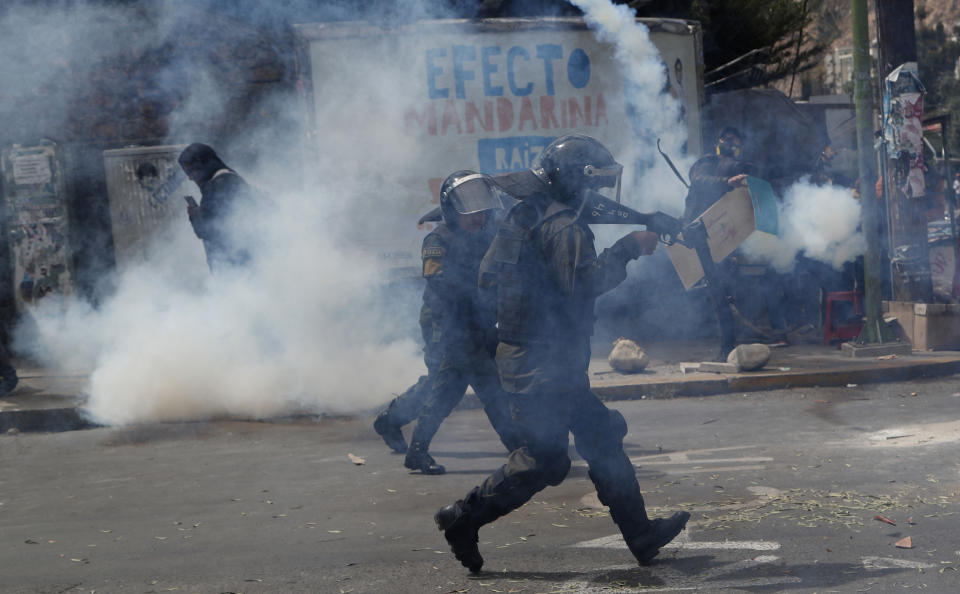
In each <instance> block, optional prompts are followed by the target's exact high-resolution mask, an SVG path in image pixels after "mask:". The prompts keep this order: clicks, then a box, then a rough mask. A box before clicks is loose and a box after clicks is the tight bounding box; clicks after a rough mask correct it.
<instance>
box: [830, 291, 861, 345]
mask: <svg viewBox="0 0 960 594" xmlns="http://www.w3.org/2000/svg"><path fill="white" fill-rule="evenodd" d="M835 301H846V302H848V303H853V313H855V314H860V315H863V293H861V292H859V291H835V292H832V293H827V306H826V310H825V311H824V320H823V344H827V345H828V344H830V343H831V342H833V341H835V340H850V339H851V338H856V337H857V336H859V335H860V331H861V330H862V329H863V322H858V323H856V324H837V323H836V322H835V321H834V319H833V304H834V302H835Z"/></svg>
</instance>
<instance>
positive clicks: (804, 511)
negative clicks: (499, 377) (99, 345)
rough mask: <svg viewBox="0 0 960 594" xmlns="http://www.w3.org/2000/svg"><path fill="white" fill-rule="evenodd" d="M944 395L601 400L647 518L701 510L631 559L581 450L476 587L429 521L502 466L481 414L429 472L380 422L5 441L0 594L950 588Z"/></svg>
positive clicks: (953, 496)
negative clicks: (650, 557) (644, 561)
mask: <svg viewBox="0 0 960 594" xmlns="http://www.w3.org/2000/svg"><path fill="white" fill-rule="evenodd" d="M958 391H960V384H958V383H957V376H953V377H947V378H943V379H939V380H930V381H925V382H912V383H901V384H873V385H870V386H863V387H847V388H822V389H804V390H799V389H797V390H782V391H774V392H754V393H749V394H742V395H738V394H732V395H718V396H709V397H702V398H677V399H667V400H641V401H631V402H617V403H615V406H616V408H618V409H619V410H620V411H621V412H623V414H624V415H625V416H626V418H627V421H628V423H629V426H630V433H629V435H628V436H627V439H626V449H627V452H628V454H629V455H630V456H631V458H632V459H633V460H634V462H635V463H636V465H637V474H638V477H639V479H640V484H641V488H642V489H643V491H644V494H645V496H646V498H647V503H648V506H649V508H650V510H651V513H653V514H656V515H665V514H667V513H669V512H671V511H673V510H678V509H687V510H689V511H691V513H692V514H693V517H692V519H691V522H690V524H689V526H688V530H687V531H686V532H685V533H684V534H683V535H682V536H681V538H680V539H679V542H677V543H676V545H675V546H671V547H670V548H667V549H665V550H664V551H663V552H662V553H661V555H660V557H659V558H658V561H657V562H656V563H654V564H653V565H651V566H649V567H643V568H641V567H638V566H636V564H635V563H634V561H633V559H632V557H631V556H630V554H629V552H628V551H627V550H626V548H625V547H624V546H623V545H622V542H621V541H620V539H619V536H618V534H617V531H616V529H615V527H614V525H613V524H612V522H611V521H610V519H609V517H608V516H607V515H606V513H605V512H604V511H603V509H602V508H601V507H600V505H599V503H598V502H597V501H596V495H595V493H594V491H593V489H592V485H591V483H590V482H589V480H588V478H587V474H586V468H585V466H584V465H583V463H582V462H580V461H575V463H574V467H573V469H572V471H571V473H570V476H569V477H568V479H567V480H566V481H565V482H564V483H563V484H562V485H560V486H559V487H552V488H548V489H547V490H545V491H543V492H541V493H539V494H538V495H537V496H535V497H534V499H533V500H532V501H530V502H529V503H528V504H527V505H525V506H524V507H523V508H521V509H520V510H517V511H516V512H514V513H513V514H510V515H508V516H507V517H505V518H502V519H501V520H500V521H498V522H496V523H494V524H493V525H490V526H487V527H485V528H484V529H483V530H482V531H481V533H480V540H481V543H480V546H481V552H482V553H483V554H484V556H485V558H486V565H485V567H484V572H483V573H482V574H481V575H479V576H478V577H470V576H468V574H467V572H466V570H464V569H463V568H462V567H461V566H460V565H459V563H457V562H456V560H455V559H453V556H452V555H451V554H450V553H449V552H448V550H447V547H446V543H445V542H444V540H443V538H442V535H441V534H440V533H439V532H438V531H437V530H436V529H435V527H434V525H433V522H432V519H431V517H432V514H433V512H434V511H435V510H436V509H437V508H438V507H440V506H441V505H444V504H446V503H449V502H451V501H452V500H453V499H455V498H457V497H459V496H462V495H463V494H464V493H465V492H466V491H467V490H468V489H469V488H470V487H472V486H473V485H474V484H476V483H477V482H478V481H479V480H480V479H482V478H483V476H485V475H486V474H488V473H489V472H490V471H492V470H493V469H495V468H496V467H497V466H498V465H499V464H500V463H501V461H502V459H503V456H504V452H503V451H501V447H500V445H499V442H498V441H497V440H496V435H495V434H494V433H493V431H492V430H491V429H490V427H489V425H488V423H487V421H486V419H485V417H483V415H482V413H481V412H480V411H476V410H470V411H458V412H455V413H454V415H452V416H451V418H450V419H448V420H447V422H446V423H445V424H444V426H443V427H442V428H441V431H440V433H439V434H438V436H437V439H436V441H435V444H434V448H433V450H434V454H435V455H436V457H437V459H438V461H440V462H441V463H443V464H445V465H446V466H447V468H448V470H449V471H450V472H449V473H448V474H447V475H445V476H440V477H427V476H420V475H416V474H410V473H408V472H407V471H406V470H405V469H404V468H403V467H402V457H400V456H396V455H392V454H390V453H389V451H388V450H387V448H386V447H385V446H384V445H383V444H382V442H381V441H380V439H379V437H378V436H377V435H376V434H374V433H373V431H372V429H371V428H370V424H371V422H372V417H365V418H343V419H323V420H311V419H300V420H293V421H286V422H277V423H251V422H236V421H217V422H209V423H185V424H162V425H149V426H139V427H133V428H124V429H119V428H100V429H93V430H87V431H73V432H67V433H55V434H18V435H0V592H4V593H6V592H18V593H19V592H24V593H26V592H29V593H34V592H51V593H52V592H88V593H89V592H203V593H207V592H245V593H252V592H333V593H340V592H357V593H361V592H363V593H368V592H369V593H379V592H391V593H392V592H397V593H407V592H409V593H424V592H440V593H448V592H469V593H471V594H473V593H487V592H491V593H493V592H527V593H534V592H555V593H560V592H565V593H566V592H635V591H643V592H648V591H653V592H673V591H703V592H717V591H731V592H737V591H742V592H784V591H786V592H871V593H877V592H903V591H904V590H918V589H925V590H926V591H927V592H956V591H960V571H958V570H960V534H958V530H957V526H958V525H960V524H958V519H960V518H958V511H960V498H958V496H960V457H958V452H960V394H958ZM350 455H353V456H354V457H358V458H360V459H362V463H360V464H358V463H355V462H361V460H359V459H355V461H352V460H351V458H350ZM876 516H883V517H885V518H887V519H889V520H890V521H891V522H895V523H896V525H892V524H890V523H886V522H883V521H880V520H877V519H875V518H876ZM905 537H910V539H911V541H912V548H900V547H897V546H895V543H897V542H898V541H901V539H904V538H905Z"/></svg>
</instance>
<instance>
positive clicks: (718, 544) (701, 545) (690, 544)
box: [570, 533, 780, 551]
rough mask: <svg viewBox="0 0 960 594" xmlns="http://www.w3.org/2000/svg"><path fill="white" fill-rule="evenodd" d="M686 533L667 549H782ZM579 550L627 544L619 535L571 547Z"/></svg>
mask: <svg viewBox="0 0 960 594" xmlns="http://www.w3.org/2000/svg"><path fill="white" fill-rule="evenodd" d="M684 537H685V533H684V534H682V535H680V536H679V537H678V538H677V540H675V541H673V542H671V543H670V544H668V545H666V546H665V547H663V548H665V549H681V550H683V549H687V550H691V551H703V550H739V551H743V550H746V551H776V550H777V549H779V548H780V543H779V542H773V541H770V540H726V541H712V542H711V541H704V542H694V541H691V540H688V539H686V538H684ZM570 546H571V547H573V548H578V549H625V548H627V544H626V543H625V542H623V537H622V536H621V535H619V534H614V535H611V536H603V537H601V538H595V539H593V540H585V541H583V542H578V543H576V544H573V545H570Z"/></svg>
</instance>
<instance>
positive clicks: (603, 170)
mask: <svg viewBox="0 0 960 594" xmlns="http://www.w3.org/2000/svg"><path fill="white" fill-rule="evenodd" d="M583 176H584V177H585V178H586V179H588V180H590V182H591V183H589V184H588V185H589V186H590V187H592V188H614V192H615V198H614V199H615V200H616V201H617V202H620V180H621V178H622V177H623V165H621V164H620V163H613V164H612V165H607V166H606V167H594V166H593V165H586V166H585V167H584V168H583Z"/></svg>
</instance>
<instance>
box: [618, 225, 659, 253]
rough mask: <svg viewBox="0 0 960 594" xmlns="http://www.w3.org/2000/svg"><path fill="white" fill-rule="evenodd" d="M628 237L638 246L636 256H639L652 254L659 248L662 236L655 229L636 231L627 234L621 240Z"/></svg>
mask: <svg viewBox="0 0 960 594" xmlns="http://www.w3.org/2000/svg"><path fill="white" fill-rule="evenodd" d="M627 239H629V240H631V241H633V242H634V244H635V246H636V248H635V249H636V252H635V253H636V256H634V257H638V256H649V255H650V254H652V253H653V252H654V250H656V249H657V243H658V242H659V241H660V236H659V235H657V234H656V233H654V232H653V231H634V232H633V233H629V234H627V235H625V236H624V237H623V239H621V240H620V241H626V240H627ZM618 243H619V242H618Z"/></svg>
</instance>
